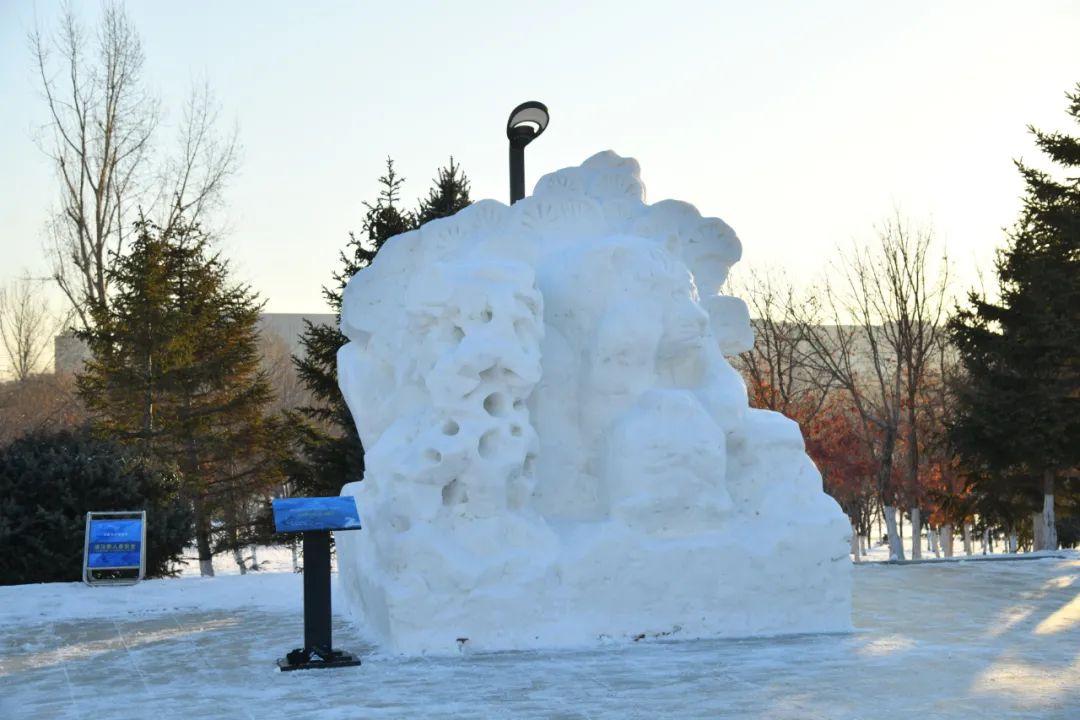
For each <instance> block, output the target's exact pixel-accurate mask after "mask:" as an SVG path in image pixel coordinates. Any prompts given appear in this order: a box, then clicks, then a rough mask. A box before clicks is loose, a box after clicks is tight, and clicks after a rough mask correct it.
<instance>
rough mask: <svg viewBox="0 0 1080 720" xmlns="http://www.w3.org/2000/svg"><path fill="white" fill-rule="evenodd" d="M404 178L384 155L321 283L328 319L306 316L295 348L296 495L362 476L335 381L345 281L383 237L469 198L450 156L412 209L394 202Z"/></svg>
mask: <svg viewBox="0 0 1080 720" xmlns="http://www.w3.org/2000/svg"><path fill="white" fill-rule="evenodd" d="M404 181H405V179H404V178H402V177H401V176H399V175H398V174H397V172H396V170H395V169H394V162H393V160H391V159H390V158H387V160H386V173H385V174H384V175H383V176H382V177H380V178H379V186H380V189H379V195H378V198H377V199H376V200H375V202H374V203H369V202H365V203H364V208H365V213H364V220H363V225H362V227H361V233H360V235H359V236H358V235H356V234H354V233H349V241H348V243H347V244H346V246H345V249H344V250H343V251H342V252H341V253H340V255H339V259H340V268H339V269H338V270H337V271H335V272H334V273H333V275H332V283H331V284H330V285H328V286H325V287H323V297H324V298H326V302H327V304H328V305H329V306H330V307H331V309H332V310H333V311H334V314H335V316H336V320H337V321H336V322H335V324H334V325H332V326H331V325H327V324H316V323H311V322H307V323H306V326H305V329H304V333H303V335H302V336H301V339H300V344H301V347H302V348H303V354H302V355H299V356H295V357H294V358H293V363H294V365H295V366H296V369H297V374H298V375H299V378H300V382H301V383H303V385H304V386H305V387H306V388H307V390H308V391H309V392H310V394H311V396H312V398H313V399H314V402H313V403H312V404H311V405H309V406H306V407H303V408H300V409H299V410H298V411H295V412H291V413H289V420H290V423H289V424H290V426H291V429H292V434H293V441H294V446H295V447H294V455H293V457H292V458H291V459H290V460H289V462H288V464H287V474H288V477H289V481H290V484H291V485H292V491H293V492H294V493H295V494H298V495H337V494H338V493H339V492H340V491H341V487H342V486H343V485H344V484H345V483H348V482H353V481H356V480H360V479H362V478H363V476H364V448H363V445H362V443H361V442H360V437H359V435H358V434H357V432H356V425H355V423H354V422H353V419H352V414H351V413H350V412H349V408H348V406H347V405H346V404H345V398H344V397H342V395H341V391H340V390H339V389H338V378H337V352H338V350H339V349H340V348H341V346H342V345H344V344H345V343H347V342H348V338H346V337H345V336H344V335H342V334H341V332H340V331H339V330H338V327H339V325H340V323H341V303H342V297H343V293H344V291H345V285H346V283H348V282H349V279H350V278H351V277H352V276H353V275H355V274H356V273H357V272H359V271H360V270H362V269H364V268H365V267H367V266H368V265H370V264H371V262H372V260H374V259H375V254H376V253H377V252H378V251H379V248H381V247H382V245H383V243H385V242H386V241H387V240H388V239H390V238H391V237H393V236H394V235H399V234H401V233H403V232H407V231H409V230H412V229H414V228H417V227H419V226H420V225H422V224H424V223H426V222H428V221H429V220H434V219H436V218H440V217H447V216H449V215H452V214H454V213H455V212H457V211H458V210H460V209H462V208H464V207H466V206H467V205H468V204H469V181H468V179H467V178H466V177H465V174H464V172H462V171H461V166H460V165H457V164H456V163H455V162H454V160H453V158H451V159H450V164H449V166H448V167H445V168H442V169H440V170H439V171H438V173H437V175H436V177H435V180H434V186H433V187H432V189H431V191H430V192H429V193H428V197H427V198H426V199H423V200H421V201H420V203H419V209H418V210H417V211H416V212H409V211H407V210H404V209H403V208H402V207H401V185H402V183H404Z"/></svg>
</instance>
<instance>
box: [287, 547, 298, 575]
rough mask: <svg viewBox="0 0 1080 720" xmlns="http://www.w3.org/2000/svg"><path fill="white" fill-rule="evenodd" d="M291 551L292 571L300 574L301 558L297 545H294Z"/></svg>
mask: <svg viewBox="0 0 1080 720" xmlns="http://www.w3.org/2000/svg"><path fill="white" fill-rule="evenodd" d="M289 549H290V550H292V571H293V572H294V573H298V572H300V557H299V551H298V550H297V549H296V543H293V544H292V546H291V547H290V548H289Z"/></svg>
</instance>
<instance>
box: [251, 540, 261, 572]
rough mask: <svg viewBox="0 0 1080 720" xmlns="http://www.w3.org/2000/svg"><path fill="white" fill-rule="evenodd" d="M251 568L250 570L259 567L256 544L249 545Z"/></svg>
mask: <svg viewBox="0 0 1080 720" xmlns="http://www.w3.org/2000/svg"><path fill="white" fill-rule="evenodd" d="M251 569H252V570H258V569H259V546H258V545H252V546H251Z"/></svg>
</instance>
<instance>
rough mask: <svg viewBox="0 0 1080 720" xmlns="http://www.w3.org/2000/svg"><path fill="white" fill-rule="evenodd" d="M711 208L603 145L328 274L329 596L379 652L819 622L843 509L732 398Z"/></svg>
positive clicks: (846, 596) (730, 329) (840, 539)
mask: <svg viewBox="0 0 1080 720" xmlns="http://www.w3.org/2000/svg"><path fill="white" fill-rule="evenodd" d="M741 252H742V249H741V245H740V243H739V239H738V238H737V237H736V236H735V233H734V232H733V231H732V230H731V228H730V227H728V225H726V224H725V223H724V222H723V221H721V220H718V219H716V218H703V217H701V216H700V214H699V213H698V212H697V210H696V209H694V207H693V206H691V205H689V204H687V203H683V202H678V201H674V200H665V201H662V202H659V203H656V204H654V205H647V204H645V202H644V187H643V185H642V183H641V180H640V178H639V169H638V164H637V162H636V161H634V160H633V159H630V158H622V157H619V156H618V155H616V154H614V153H612V152H604V153H599V154H598V155H595V156H593V157H591V158H589V159H588V160H586V161H585V163H583V164H582V165H581V166H580V167H575V168H566V169H564V170H560V171H558V172H555V173H552V174H550V175H546V176H544V177H543V178H541V179H540V181H539V182H538V183H537V185H536V190H535V192H534V194H533V195H532V196H530V197H528V198H525V199H524V200H522V201H520V202H518V203H516V204H515V205H513V206H512V207H507V206H505V205H502V204H501V203H498V202H495V201H492V200H485V201H481V202H479V203H476V204H475V205H473V206H471V207H469V208H467V209H465V210H463V211H461V212H460V213H458V214H457V215H455V216H453V217H450V218H446V219H443V220H437V221H434V222H431V223H429V224H427V225H425V226H424V227H423V228H421V229H420V230H417V231H413V232H409V233H405V234H403V235H399V236H397V237H395V238H392V239H390V240H389V241H388V242H387V243H386V245H385V246H384V247H383V248H382V249H381V250H380V251H379V254H378V256H377V257H376V259H375V261H374V263H372V265H371V267H369V268H367V269H365V270H362V271H361V272H360V273H358V274H357V275H356V277H354V278H353V279H352V280H351V282H350V283H349V285H348V287H347V288H346V291H345V302H344V307H343V313H342V331H343V332H344V333H345V334H346V335H347V336H348V337H349V339H350V342H349V343H348V344H347V345H346V346H345V347H344V348H342V350H341V352H340V353H339V355H338V374H339V378H340V383H341V389H342V392H343V393H344V395H345V398H346V400H347V401H348V403H349V407H350V408H351V410H352V413H353V417H354V418H355V420H356V425H357V428H358V430H359V432H360V437H361V438H362V440H363V442H364V446H365V448H367V455H366V475H365V479H364V481H363V482H361V483H353V484H350V485H348V486H346V488H345V489H344V490H343V492H344V493H349V494H353V495H355V496H356V497H357V500H358V506H359V508H360V514H361V516H362V518H363V521H364V529H363V530H361V531H359V532H356V533H347V534H343V535H342V536H341V537H340V538H339V539H338V542H339V567H340V571H341V577H342V581H343V585H344V588H345V592H346V597H347V598H348V599H349V602H350V604H351V605H352V606H353V607H354V608H355V609H356V610H357V612H358V615H359V616H360V617H362V618H363V620H364V622H366V624H367V625H368V626H369V627H370V629H371V631H372V632H373V633H374V634H375V635H376V636H377V638H378V639H379V640H380V641H381V642H382V643H383V644H384V645H385V646H387V647H388V648H389V649H392V650H396V651H400V652H452V651H456V649H457V639H458V638H469V644H470V646H471V647H474V648H479V649H490V650H497V649H509V648H523V647H552V646H567V645H581V644H588V643H591V642H595V641H597V640H598V639H599V638H619V637H637V636H640V635H642V634H645V635H646V636H648V635H652V634H657V635H659V634H663V635H669V634H674V635H675V636H682V637H702V636H743V635H753V634H777V633H793V632H814V631H835V630H845V629H847V628H848V626H849V618H850V576H849V575H850V567H849V562H848V558H847V544H846V539H845V538H846V535H847V532H848V528H849V526H848V523H847V521H846V519H845V517H844V516H843V514H842V513H841V511H840V509H839V507H838V506H837V505H836V503H835V502H833V501H832V500H831V499H830V498H829V497H828V496H826V495H825V494H824V493H823V492H822V490H821V478H820V475H819V474H818V472H817V470H816V469H815V468H814V465H813V463H812V462H811V461H810V460H809V458H808V457H807V456H806V454H805V452H804V449H803V444H802V436H801V434H800V432H799V429H798V426H797V425H795V423H793V422H791V421H790V420H788V419H786V418H784V417H782V416H780V415H777V414H775V413H770V412H767V411H762V410H753V409H750V408H748V406H747V399H746V390H745V387H744V385H743V383H742V380H741V379H740V377H739V376H738V374H737V373H736V372H735V371H734V370H733V369H732V367H731V365H730V364H728V362H727V361H726V360H725V358H724V356H725V355H731V354H734V353H738V352H742V351H743V350H745V349H747V348H748V347H749V346H750V344H751V343H752V342H753V336H752V333H751V329H750V320H749V316H748V314H747V310H746V305H745V304H744V303H743V302H742V301H741V300H739V299H737V298H734V297H727V296H722V295H719V294H717V293H718V292H719V291H720V288H721V286H722V285H723V283H724V280H725V278H726V277H727V274H728V271H729V270H730V268H731V266H732V265H733V264H734V263H736V262H737V261H738V260H739V258H740V255H741Z"/></svg>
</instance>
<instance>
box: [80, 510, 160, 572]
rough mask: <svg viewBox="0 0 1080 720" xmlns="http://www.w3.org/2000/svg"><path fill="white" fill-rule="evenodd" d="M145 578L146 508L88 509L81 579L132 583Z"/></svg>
mask: <svg viewBox="0 0 1080 720" xmlns="http://www.w3.org/2000/svg"><path fill="white" fill-rule="evenodd" d="M144 577H146V511H145V510H132V511H127V512H123V511H121V512H88V513H86V535H85V539H84V542H83V582H84V583H86V584H87V585H134V584H135V583H137V582H139V581H140V580H142V579H143V578H144Z"/></svg>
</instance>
